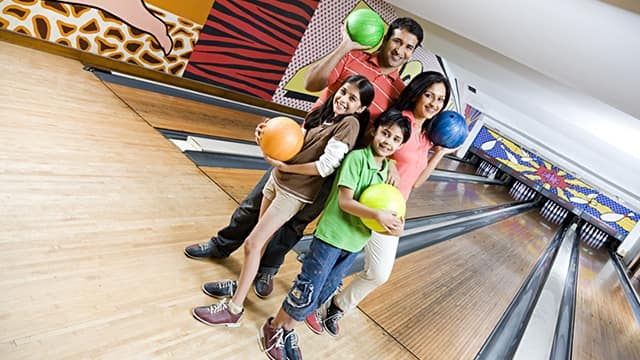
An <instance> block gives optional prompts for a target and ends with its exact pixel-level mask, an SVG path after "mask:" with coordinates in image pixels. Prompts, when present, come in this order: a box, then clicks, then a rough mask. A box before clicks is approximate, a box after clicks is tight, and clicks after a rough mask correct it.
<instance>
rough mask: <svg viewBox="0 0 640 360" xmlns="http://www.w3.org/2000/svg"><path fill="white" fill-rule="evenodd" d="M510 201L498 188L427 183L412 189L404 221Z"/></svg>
mask: <svg viewBox="0 0 640 360" xmlns="http://www.w3.org/2000/svg"><path fill="white" fill-rule="evenodd" d="M510 201H513V199H512V198H511V197H510V196H509V192H508V189H507V188H506V187H504V186H501V185H485V184H473V183H462V182H444V181H427V182H425V183H424V184H423V185H422V186H421V187H419V188H417V189H414V190H413V192H412V193H411V196H410V197H409V201H408V202H407V218H413V217H419V216H428V215H435V214H441V213H445V212H451V211H460V210H468V209H474V208H479V207H482V206H490V205H497V204H503V203H507V202H510Z"/></svg>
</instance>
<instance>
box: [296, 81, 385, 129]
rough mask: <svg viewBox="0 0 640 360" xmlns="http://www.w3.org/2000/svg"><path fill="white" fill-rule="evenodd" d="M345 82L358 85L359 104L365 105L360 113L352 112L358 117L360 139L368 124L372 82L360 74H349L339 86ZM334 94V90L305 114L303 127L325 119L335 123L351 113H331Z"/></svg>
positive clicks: (311, 125)
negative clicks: (318, 105)
mask: <svg viewBox="0 0 640 360" xmlns="http://www.w3.org/2000/svg"><path fill="white" fill-rule="evenodd" d="M347 83H350V84H353V85H355V86H357V87H358V91H359V93H360V104H361V106H364V107H365V109H364V111H362V112H361V113H356V114H353V115H354V116H355V117H357V118H358V122H359V123H360V132H359V134H358V139H360V137H361V136H362V135H363V134H364V131H365V129H366V128H367V125H369V109H368V106H369V105H370V104H371V102H372V101H373V96H374V95H375V90H374V89H373V84H371V82H370V81H369V80H367V78H366V77H364V76H362V75H351V76H349V77H348V78H346V79H345V81H344V82H343V83H342V84H340V87H342V85H344V84H347ZM335 95H336V93H335V92H334V93H333V94H331V96H329V98H328V99H327V100H326V101H325V102H324V103H323V104H322V105H321V106H320V107H318V108H316V109H315V110H313V111H312V112H310V113H309V114H308V115H307V117H306V119H305V120H304V128H305V129H307V130H309V129H312V128H314V127H316V126H318V125H320V124H322V123H323V122H325V121H331V122H334V123H337V122H339V121H340V120H342V119H343V118H344V117H346V116H349V115H352V114H343V115H338V116H335V114H334V113H333V99H334V98H335Z"/></svg>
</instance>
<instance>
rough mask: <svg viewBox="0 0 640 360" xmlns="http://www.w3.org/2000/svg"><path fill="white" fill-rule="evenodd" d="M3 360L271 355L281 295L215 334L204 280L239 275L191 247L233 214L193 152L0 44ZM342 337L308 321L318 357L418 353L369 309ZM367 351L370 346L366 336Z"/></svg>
mask: <svg viewBox="0 0 640 360" xmlns="http://www.w3.org/2000/svg"><path fill="white" fill-rule="evenodd" d="M0 64H1V65H2V68H3V69H11V71H2V72H0V83H1V84H3V91H0V101H1V102H2V106H0V119H2V121H0V159H1V163H2V170H0V199H1V200H2V201H1V202H0V229H2V231H0V329H2V331H0V359H42V358H50V359H104V358H120V359H131V358H136V359H191V358H202V359H211V358H214V359H262V358H265V357H264V354H262V353H261V352H260V351H259V349H258V345H257V343H256V333H257V329H258V327H259V326H260V325H261V324H262V322H263V321H264V320H265V319H266V318H267V317H268V316H269V315H271V314H273V313H275V311H276V309H277V308H278V306H279V305H280V304H281V302H282V299H283V297H284V295H285V292H286V291H287V289H288V288H289V287H290V285H291V281H292V279H293V277H294V276H295V275H296V274H297V273H298V271H299V268H300V267H299V266H300V265H299V263H298V262H297V261H296V260H295V254H290V255H289V257H287V261H286V262H285V265H284V266H283V268H282V269H281V272H280V274H279V276H278V278H277V279H276V280H275V290H274V295H272V297H271V298H269V299H267V300H259V299H257V298H256V297H255V295H253V294H250V295H249V298H248V301H247V304H246V305H247V312H246V315H245V319H244V321H243V325H242V326H241V327H239V328H237V329H227V328H212V327H208V326H206V325H203V324H201V323H199V322H197V321H196V320H194V319H193V317H192V316H191V308H192V307H194V306H198V305H205V304H209V303H211V302H213V299H211V298H209V297H207V296H206V295H204V294H203V293H202V291H201V290H200V286H201V284H202V283H203V282H205V281H211V280H217V279H224V278H230V277H236V276H237V274H238V273H239V269H240V265H241V263H242V251H238V252H236V253H235V254H233V255H232V256H231V257H230V258H228V259H225V260H222V261H217V262H213V261H196V260H190V259H188V258H186V257H185V256H184V254H183V248H184V247H185V246H186V245H189V244H192V243H194V242H201V241H204V240H205V239H207V238H208V237H209V236H211V235H212V233H213V232H214V231H215V230H216V229H219V228H220V227H222V226H224V225H225V224H226V223H227V221H228V218H229V215H230V214H231V212H232V211H233V210H234V209H235V207H236V202H235V201H233V200H232V199H231V198H230V197H229V196H228V195H227V193H225V192H224V191H222V190H221V189H220V188H219V187H218V186H217V185H216V184H215V183H214V182H213V181H211V180H210V179H209V178H208V177H207V176H206V175H205V174H204V173H203V172H202V171H200V170H199V169H198V168H197V167H196V166H195V165H194V164H193V163H192V162H191V161H190V160H189V159H188V158H186V157H185V156H184V154H182V153H180V151H179V150H178V149H177V148H176V147H175V146H174V145H173V144H172V143H171V142H169V141H168V140H167V139H165V138H164V137H163V136H162V135H160V134H159V133H158V132H157V131H156V130H155V129H154V128H152V127H151V126H149V123H148V122H147V121H144V119H142V118H141V117H140V114H139V113H137V112H134V111H132V109H131V108H130V107H129V106H127V104H125V103H124V102H122V101H121V100H120V99H119V98H118V97H116V96H114V94H113V92H111V91H110V90H109V89H107V88H105V86H104V85H103V83H102V82H100V81H99V80H98V79H96V78H95V76H93V75H92V74H90V73H88V72H86V71H83V70H82V64H81V63H79V62H77V61H75V60H71V59H67V58H62V57H58V56H54V55H50V54H47V53H43V52H39V51H36V50H31V49H27V48H23V47H19V46H16V45H11V44H8V43H5V42H0ZM353 324H354V325H355V329H354V330H353V331H352V333H351V334H345V335H344V336H342V337H340V338H338V339H333V338H330V337H318V336H316V335H314V334H311V333H310V332H309V331H308V330H306V328H305V327H304V325H302V326H300V327H299V331H298V332H299V335H300V338H301V346H302V347H303V352H304V353H305V355H306V357H307V358H310V359H314V358H316V359H345V358H352V359H370V358H375V357H376V356H378V357H382V358H388V359H415V357H414V356H413V355H411V354H410V353H408V352H407V351H406V350H405V349H404V348H403V347H402V346H401V345H400V344H398V343H397V342H395V341H394V340H393V339H392V338H390V337H388V336H387V335H386V334H385V333H384V332H383V331H381V329H380V328H379V327H378V326H377V325H376V324H375V323H374V322H372V321H371V320H370V319H369V318H367V317H366V316H364V315H363V314H358V316H356V317H355V318H353ZM364 338H366V339H368V341H370V343H369V344H368V346H366V347H363V346H362V345H361V344H362V339H364Z"/></svg>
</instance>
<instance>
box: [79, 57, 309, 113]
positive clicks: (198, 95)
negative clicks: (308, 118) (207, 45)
mask: <svg viewBox="0 0 640 360" xmlns="http://www.w3.org/2000/svg"><path fill="white" fill-rule="evenodd" d="M85 70H87V71H90V72H92V73H93V74H94V75H95V76H96V77H98V78H99V79H100V80H102V81H106V82H110V83H114V84H118V85H124V86H129V87H132V88H136V89H140V90H146V91H153V92H156V93H160V94H164V95H169V96H174V97H178V98H182V99H187V100H192V101H198V102H201V103H205V104H210V105H215V106H220V107H224V108H227V109H232V110H237V111H243V112H247V113H250V114H255V115H259V116H265V117H274V116H287V117H290V118H292V119H294V120H296V121H298V122H299V123H302V120H303V119H302V118H301V117H299V116H296V115H292V114H286V113H283V112H279V111H275V110H270V109H265V108H262V107H259V106H254V105H249V104H245V103H242V102H239V101H234V100H229V99H225V98H222V97H219V96H214V95H209V94H205V93H202V92H198V91H194V90H189V89H185V88H181V87H178V86H174V85H169V84H165V83H160V82H157V81H153V80H149V79H144V78H141V77H137V76H132V75H128V74H124V73H120V72H117V71H105V70H102V69H98V68H94V67H91V66H87V67H85Z"/></svg>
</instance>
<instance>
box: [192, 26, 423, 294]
mask: <svg viewBox="0 0 640 360" xmlns="http://www.w3.org/2000/svg"><path fill="white" fill-rule="evenodd" d="M422 38H423V31H422V27H421V26H420V25H419V24H418V23H417V22H416V21H415V20H413V19H410V18H399V19H396V20H394V21H393V22H392V23H391V24H390V25H389V29H388V30H387V33H386V34H385V36H384V38H383V43H382V46H381V47H380V50H379V51H377V52H375V53H373V54H368V53H365V52H363V51H362V50H363V49H366V48H367V47H366V46H363V45H360V44H358V43H357V42H354V41H352V40H351V39H350V38H349V36H348V34H347V31H346V27H345V26H343V27H342V41H341V43H340V45H338V47H337V48H335V49H334V50H333V51H331V52H330V53H329V54H328V55H326V56H325V57H323V58H321V59H320V60H318V61H316V62H315V63H314V64H313V65H312V66H311V67H310V69H309V71H308V73H307V76H306V79H305V88H306V89H307V90H309V91H320V90H322V89H324V91H323V92H322V94H321V95H320V97H319V98H318V100H317V101H316V103H315V104H314V107H316V106H318V105H319V104H321V103H322V102H324V101H325V99H327V98H328V97H329V96H330V94H331V93H332V92H334V91H335V90H337V88H338V87H339V86H340V84H341V83H342V82H343V81H344V79H346V78H347V77H349V76H350V75H353V74H360V75H363V76H365V77H366V78H367V79H369V81H371V82H372V83H373V84H374V87H375V91H376V95H375V97H374V99H373V102H372V104H371V105H370V106H369V111H370V114H371V123H373V121H374V120H375V119H376V118H377V117H378V116H379V115H380V114H381V113H382V112H383V111H385V110H386V109H387V108H388V107H389V106H390V105H391V104H392V103H393V102H394V101H395V100H396V98H397V97H398V96H399V95H400V92H401V91H402V89H403V88H404V83H403V82H402V79H401V78H400V72H399V70H400V67H401V66H402V65H404V64H406V63H407V62H408V61H409V60H410V59H411V56H412V55H413V52H414V51H415V49H416V48H417V47H418V46H419V45H420V44H421V43H422ZM268 178H269V171H267V172H266V173H265V175H264V176H263V177H262V179H261V180H260V181H259V182H258V184H257V185H256V187H255V188H254V189H253V190H252V191H251V193H250V194H249V195H247V197H246V198H245V199H244V200H243V202H242V203H241V204H240V205H239V207H238V208H237V209H236V210H235V211H234V213H233V215H232V216H231V221H230V222H229V225H227V226H226V227H225V228H223V229H222V230H220V231H219V232H218V235H217V236H214V237H212V238H211V239H210V240H209V241H208V242H206V243H201V244H194V245H190V246H188V247H186V248H185V249H184V252H185V254H186V255H187V256H188V257H191V258H194V259H206V258H224V257H227V256H229V255H230V254H231V253H232V252H233V251H235V250H236V249H237V248H238V247H240V246H241V245H242V243H243V242H244V240H245V238H246V237H247V236H248V235H249V233H250V232H251V230H252V229H253V227H254V226H255V224H256V223H257V222H258V213H259V210H260V203H261V201H262V188H263V187H264V184H265V183H266V181H267V179H268ZM332 182H333V179H330V180H329V181H325V186H323V188H322V190H321V191H320V193H319V194H318V196H317V200H316V201H315V202H314V203H313V204H309V205H307V206H305V207H304V208H303V209H302V210H301V211H300V212H299V213H298V214H296V216H294V217H293V218H292V219H291V220H289V221H288V222H287V223H286V224H285V225H284V226H283V227H282V228H280V230H279V231H278V232H276V234H275V235H274V236H273V238H272V239H271V241H270V242H269V245H268V246H267V249H266V251H265V253H264V255H263V256H262V260H261V262H260V268H259V270H258V275H257V276H256V279H255V281H254V291H255V293H256V294H257V295H258V296H259V297H267V296H269V295H270V294H271V292H272V291H273V276H274V275H275V274H276V273H277V272H278V270H279V268H280V266H281V265H282V263H283V262H284V257H285V255H286V254H287V252H289V250H291V249H292V248H293V246H294V245H295V244H296V243H297V242H298V241H299V240H300V238H302V235H303V232H304V229H305V228H306V226H307V225H308V224H309V223H310V222H311V221H313V220H314V219H315V218H316V217H317V216H318V215H319V214H320V212H321V211H322V209H323V208H324V204H325V201H326V199H327V197H328V194H329V191H330V190H331V183H332ZM235 286H237V285H235V284H234V283H229V284H228V286H225V287H223V288H220V287H218V285H216V286H215V288H211V287H207V284H205V285H204V288H205V289H206V291H207V293H209V294H212V295H213V296H216V297H225V296H232V295H233V292H234V291H235Z"/></svg>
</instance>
